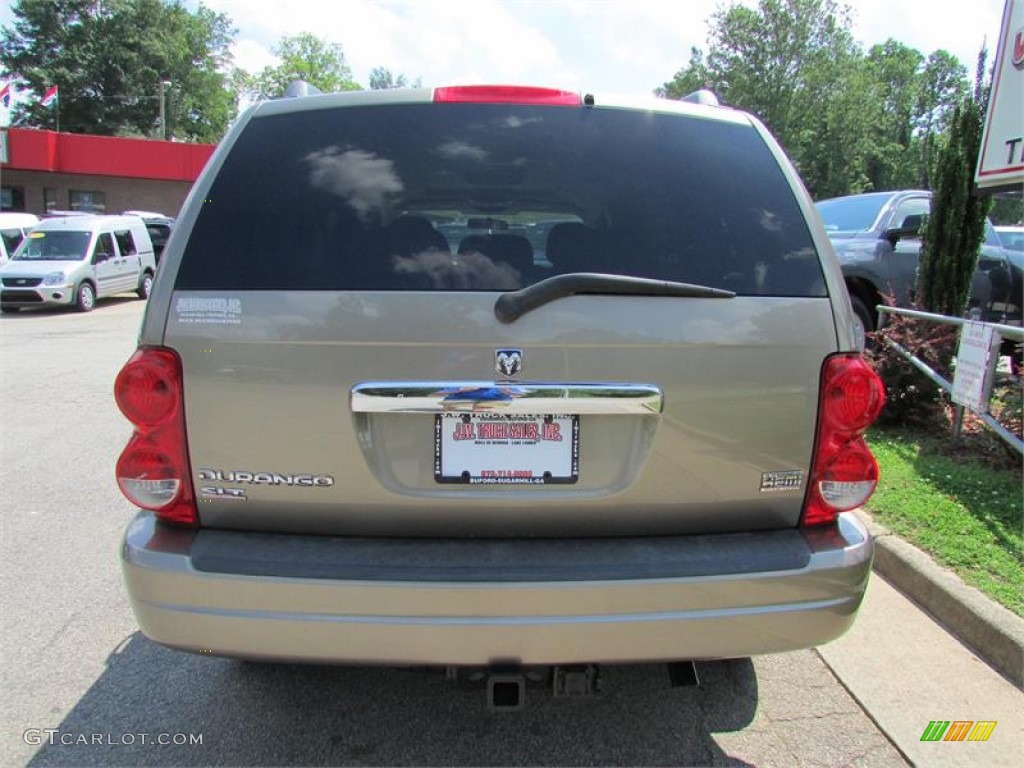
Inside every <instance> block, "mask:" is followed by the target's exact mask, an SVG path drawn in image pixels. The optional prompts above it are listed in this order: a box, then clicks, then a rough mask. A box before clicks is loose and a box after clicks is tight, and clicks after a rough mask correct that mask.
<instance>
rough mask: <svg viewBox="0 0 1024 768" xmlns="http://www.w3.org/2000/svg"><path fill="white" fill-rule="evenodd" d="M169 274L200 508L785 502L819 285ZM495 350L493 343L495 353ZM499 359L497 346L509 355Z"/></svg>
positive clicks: (431, 519)
mask: <svg viewBox="0 0 1024 768" xmlns="http://www.w3.org/2000/svg"><path fill="white" fill-rule="evenodd" d="M497 295H498V294H496V293H493V292H486V293H484V292H481V293H472V292H468V293H446V294H437V293H430V292H401V293H400V292H386V291H381V292H370V291H368V292H311V291H295V292H281V293H269V292H239V293H235V294H230V295H226V294H218V295H216V296H213V295H211V294H209V293H203V292H178V293H176V294H175V297H174V300H173V301H172V311H171V316H170V320H169V323H168V326H167V330H166V338H165V343H166V344H167V345H168V346H170V347H173V348H174V349H176V350H177V351H178V352H179V354H180V355H181V358H182V362H183V366H184V380H185V409H186V418H187V430H188V439H189V452H190V459H191V466H192V476H193V482H194V485H195V489H196V494H197V499H198V500H199V513H200V518H201V522H202V524H203V525H206V526H214V527H223V528H235V529H253V530H282V531H296V532H299V531H301V532H319V533H344V534H366V535H396V536H398V535H401V536H409V535H412V536H417V535H435V536H573V535H629V534H636V535H644V534H655V533H680V532H694V531H701V532H710V531H728V530H750V529H758V528H777V527H782V526H791V525H795V524H796V522H797V519H798V517H799V513H800V507H801V503H802V500H803V496H804V490H805V488H804V484H805V480H806V473H807V471H808V467H809V463H810V458H811V452H812V444H813V439H814V430H815V417H816V411H817V400H818V379H819V375H820V370H821V364H822V361H823V359H824V357H825V356H826V355H828V354H829V353H831V352H833V351H835V347H836V339H835V331H834V327H833V318H832V312H831V307H830V303H829V300H828V299H826V298H773V297H743V296H739V297H736V298H734V299H729V300H724V301H708V300H702V299H687V298H652V297H621V296H573V297H568V298H564V299H560V300H558V301H555V302H552V303H551V304H548V305H546V306H544V307H541V308H539V309H537V310H535V311H533V312H530V313H528V314H527V315H525V316H523V317H521V318H520V319H519V320H517V321H516V322H514V323H512V324H508V325H505V324H502V323H500V322H498V320H497V319H496V318H495V314H494V303H495V299H496V297H497ZM502 356H504V358H503V359H499V358H502ZM515 358H518V359H517V360H516V359H515Z"/></svg>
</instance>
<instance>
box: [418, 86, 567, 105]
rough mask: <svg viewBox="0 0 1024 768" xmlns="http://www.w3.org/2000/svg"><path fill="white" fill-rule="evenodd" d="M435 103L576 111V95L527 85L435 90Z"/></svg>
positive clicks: (455, 87) (458, 87) (450, 87)
mask: <svg viewBox="0 0 1024 768" xmlns="http://www.w3.org/2000/svg"><path fill="white" fill-rule="evenodd" d="M434 101H435V102H447V103H456V102H462V103H470V104H543V105H546V106H552V107H578V106H580V105H581V104H582V103H583V101H582V99H580V95H579V94H578V93H573V92H572V91H559V90H556V89H555V88H534V87H532V86H527V85H453V86H448V87H446V88H435V89H434Z"/></svg>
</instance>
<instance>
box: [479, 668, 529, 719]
mask: <svg viewBox="0 0 1024 768" xmlns="http://www.w3.org/2000/svg"><path fill="white" fill-rule="evenodd" d="M525 702H526V679H525V678H524V677H523V676H522V675H491V676H490V677H488V678H487V708H488V709H490V710H492V711H494V712H514V711H517V710H521V709H522V708H523V705H524V704H525Z"/></svg>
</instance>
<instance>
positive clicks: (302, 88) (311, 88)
mask: <svg viewBox="0 0 1024 768" xmlns="http://www.w3.org/2000/svg"><path fill="white" fill-rule="evenodd" d="M321 93H323V91H321V90H320V89H319V88H317V87H316V86H315V85H311V84H310V83H307V82H306V81H305V80H292V81H291V82H290V83H288V87H287V88H285V89H284V93H282V94H281V96H280V97H279V98H282V99H296V98H299V97H301V96H317V95H319V94H321Z"/></svg>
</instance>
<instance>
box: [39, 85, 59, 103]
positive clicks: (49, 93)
mask: <svg viewBox="0 0 1024 768" xmlns="http://www.w3.org/2000/svg"><path fill="white" fill-rule="evenodd" d="M55 101H57V86H56V85H51V86H50V87H49V88H47V89H46V93H44V94H43V98H41V99H40V100H39V103H40V104H42V105H43V106H44V107H48V106H50V105H51V104H53V103H54V102H55Z"/></svg>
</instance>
